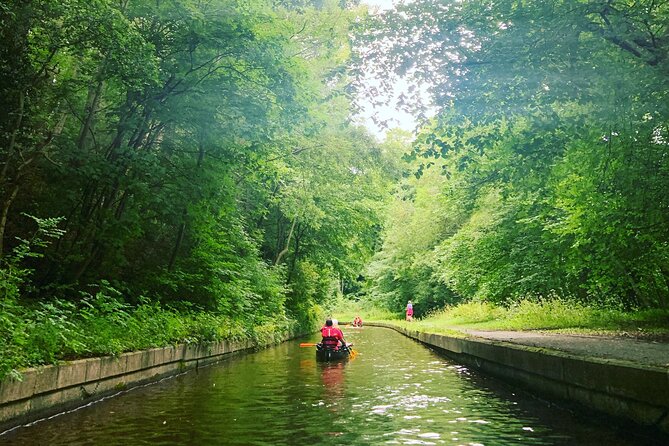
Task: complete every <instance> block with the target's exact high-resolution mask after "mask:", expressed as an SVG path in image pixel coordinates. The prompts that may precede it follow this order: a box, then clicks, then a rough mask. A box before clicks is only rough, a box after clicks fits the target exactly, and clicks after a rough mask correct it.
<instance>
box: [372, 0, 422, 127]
mask: <svg viewBox="0 0 669 446" xmlns="http://www.w3.org/2000/svg"><path fill="white" fill-rule="evenodd" d="M363 3H367V4H368V5H370V6H372V7H377V8H379V9H380V10H383V9H390V8H392V7H393V3H394V1H393V0H363ZM369 82H370V84H372V85H374V81H373V79H370V80H369ZM407 87H408V86H407V84H406V83H404V82H401V81H400V82H398V83H397V85H396V86H395V90H396V91H395V95H394V96H393V97H394V98H396V97H397V96H399V94H400V93H402V91H404V92H406V89H407ZM394 102H395V101H394V100H392V101H391V103H390V105H388V106H381V107H377V108H373V107H372V105H371V104H368V105H366V106H365V105H363V106H364V108H365V109H364V111H363V112H362V113H361V114H360V119H361V120H362V122H363V123H364V125H365V127H367V129H368V130H369V131H370V132H372V133H373V134H375V135H376V136H377V137H378V138H379V139H383V138H384V137H385V132H386V131H387V130H388V129H385V128H381V127H379V126H377V125H376V124H375V123H374V122H373V120H372V115H373V114H376V115H377V116H378V118H379V119H381V120H388V127H389V128H394V127H400V128H402V129H404V130H409V131H411V130H413V129H414V128H415V126H416V120H415V119H414V117H413V116H412V115H411V114H409V113H407V112H405V111H402V110H398V109H397V108H395V107H394V106H393V105H392V104H393V103H394Z"/></svg>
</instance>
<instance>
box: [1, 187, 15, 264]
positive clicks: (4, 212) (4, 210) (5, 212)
mask: <svg viewBox="0 0 669 446" xmlns="http://www.w3.org/2000/svg"><path fill="white" fill-rule="evenodd" d="M18 193H19V185H18V184H16V185H14V189H12V192H11V193H10V194H9V197H7V199H6V200H5V202H4V203H3V204H2V214H0V257H2V256H3V251H4V247H5V243H4V242H5V228H6V227H7V215H8V214H9V208H10V207H11V206H12V202H13V201H14V199H15V198H16V195H17V194H18Z"/></svg>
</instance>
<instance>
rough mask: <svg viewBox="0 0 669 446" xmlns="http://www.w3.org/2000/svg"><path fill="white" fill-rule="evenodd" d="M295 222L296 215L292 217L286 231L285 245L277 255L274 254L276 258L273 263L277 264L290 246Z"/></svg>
mask: <svg viewBox="0 0 669 446" xmlns="http://www.w3.org/2000/svg"><path fill="white" fill-rule="evenodd" d="M295 223H297V215H296V216H295V218H293V224H292V225H291V226H290V231H289V232H288V240H286V246H285V248H283V249H282V250H281V252H280V253H279V255H277V256H276V260H275V261H274V264H275V265H278V264H279V262H280V261H281V257H283V256H284V255H285V254H286V253H288V249H289V248H290V239H291V238H292V237H293V231H294V230H295Z"/></svg>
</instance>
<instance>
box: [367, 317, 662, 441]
mask: <svg viewBox="0 0 669 446" xmlns="http://www.w3.org/2000/svg"><path fill="white" fill-rule="evenodd" d="M367 325H373V326H378V327H385V328H390V329H393V330H395V331H398V332H400V333H402V334H404V335H406V336H408V337H410V338H412V339H415V340H417V341H419V342H422V343H423V344H427V345H429V346H432V347H436V348H437V349H439V350H440V351H442V352H444V353H445V354H446V355H447V356H449V357H452V358H453V359H455V360H457V361H458V362H461V363H463V364H465V365H467V366H470V367H472V368H475V369H478V370H481V371H482V372H484V373H486V374H489V375H492V376H495V377H497V378H501V379H502V380H505V381H507V382H510V383H512V384H514V385H517V386H519V387H521V388H523V389H527V390H529V391H530V392H532V393H535V394H537V395H541V396H544V397H547V398H550V399H553V400H559V401H563V402H567V403H576V404H577V405H579V406H584V407H586V408H588V409H594V410H595V411H597V412H600V413H604V414H606V415H609V416H613V417H616V418H619V419H624V420H628V421H632V422H634V423H637V424H639V425H642V426H645V427H648V428H652V429H653V430H659V431H660V432H662V433H664V434H669V368H665V367H653V366H646V365H640V364H635V363H631V362H626V361H617V360H607V359H600V358H589V357H581V356H576V355H572V354H567V353H563V352H560V351H556V350H549V349H541V348H535V347H529V346H523V345H519V344H512V343H509V342H503V341H493V340H489V339H484V338H473V337H462V338H460V337H453V336H447V335H440V334H433V333H422V332H418V331H413V330H407V329H404V328H402V327H398V326H394V325H392V324H383V323H369V324H367Z"/></svg>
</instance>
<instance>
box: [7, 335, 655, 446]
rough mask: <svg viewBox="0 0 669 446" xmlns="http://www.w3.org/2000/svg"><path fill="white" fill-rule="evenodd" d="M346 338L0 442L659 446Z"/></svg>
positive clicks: (452, 370)
mask: <svg viewBox="0 0 669 446" xmlns="http://www.w3.org/2000/svg"><path fill="white" fill-rule="evenodd" d="M345 334H346V337H347V338H348V340H349V341H350V342H354V343H355V347H354V348H355V349H356V350H357V355H356V356H355V357H354V358H353V359H350V360H348V361H347V362H339V363H332V364H321V363H317V362H316V361H315V352H314V349H313V347H312V348H300V347H299V342H300V341H302V342H304V341H307V340H306V339H302V340H300V341H291V342H286V343H284V344H282V345H279V346H277V347H273V348H269V349H266V350H262V351H259V352H256V353H251V354H248V355H237V356H234V357H232V358H230V359H228V360H225V361H223V362H220V363H218V364H215V365H212V366H209V367H205V368H201V369H200V370H197V371H191V372H189V373H185V374H182V375H180V376H177V377H174V378H170V379H166V380H163V381H161V382H159V383H157V384H153V385H149V386H145V387H141V388H137V389H133V390H130V391H127V392H124V393H122V394H120V395H117V396H115V397H113V398H108V399H106V400H103V401H100V402H97V403H94V404H91V405H89V406H87V407H84V408H81V409H79V410H75V411H73V412H68V413H64V414H61V415H59V416H56V417H53V418H51V419H49V420H44V421H40V422H37V423H34V424H32V425H29V426H25V427H20V428H17V429H15V430H13V431H11V432H9V433H7V434H5V435H2V436H0V444H2V445H104V446H111V445H198V446H205V445H377V444H388V445H392V444H411V445H439V444H445V445H470V446H474V445H486V446H492V445H505V446H508V445H523V446H528V445H586V446H588V445H593V446H594V445H609V446H622V445H630V446H631V445H646V444H648V445H650V444H653V443H650V442H649V441H650V440H643V439H640V438H633V437H631V436H630V435H629V434H628V433H626V432H625V431H624V430H622V429H620V428H618V429H617V428H616V426H612V425H605V424H597V423H596V422H594V421H592V420H590V419H589V417H584V416H582V415H576V414H572V413H570V412H567V411H565V410H562V409H559V408H557V407H553V406H551V405H549V404H548V403H546V402H544V401H541V400H537V399H535V398H532V397H531V396H529V395H527V394H525V393H522V392H521V393H518V392H516V391H515V390H514V389H513V388H512V387H509V386H506V385H504V384H502V383H500V382H499V381H497V380H494V379H492V378H487V377H485V376H482V375H479V374H477V373H475V372H474V371H472V370H469V369H467V368H465V367H462V366H460V365H458V364H457V363H455V362H452V361H451V360H448V359H446V358H444V357H443V356H441V355H439V354H438V353H436V352H434V351H432V350H430V349H428V348H426V347H425V346H423V345H421V344H419V343H416V342H415V341H412V340H410V339H408V338H406V337H404V336H402V335H400V334H398V333H396V332H394V331H392V330H388V329H383V328H373V327H365V328H362V329H352V328H348V329H346V328H345ZM314 339H315V338H314ZM312 340H313V339H312Z"/></svg>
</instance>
